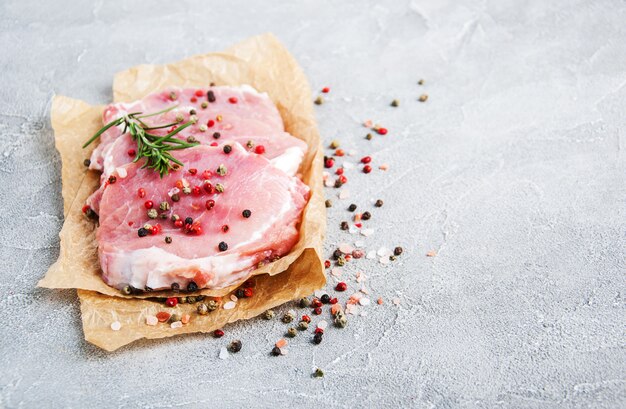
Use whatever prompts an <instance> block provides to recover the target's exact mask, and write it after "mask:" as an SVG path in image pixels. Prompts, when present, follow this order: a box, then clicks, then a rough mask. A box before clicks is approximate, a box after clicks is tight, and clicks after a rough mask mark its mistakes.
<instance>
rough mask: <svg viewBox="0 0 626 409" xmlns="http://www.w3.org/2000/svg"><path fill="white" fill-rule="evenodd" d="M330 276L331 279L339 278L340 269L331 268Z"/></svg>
mask: <svg viewBox="0 0 626 409" xmlns="http://www.w3.org/2000/svg"><path fill="white" fill-rule="evenodd" d="M330 274H331V275H332V276H333V277H341V269H340V268H337V267H335V268H333V269H332V270H330Z"/></svg>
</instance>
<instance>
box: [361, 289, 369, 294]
mask: <svg viewBox="0 0 626 409" xmlns="http://www.w3.org/2000/svg"><path fill="white" fill-rule="evenodd" d="M359 291H360V292H362V293H363V294H369V293H370V291H369V290H368V289H367V288H365V287H362V288H361V289H360V290H359Z"/></svg>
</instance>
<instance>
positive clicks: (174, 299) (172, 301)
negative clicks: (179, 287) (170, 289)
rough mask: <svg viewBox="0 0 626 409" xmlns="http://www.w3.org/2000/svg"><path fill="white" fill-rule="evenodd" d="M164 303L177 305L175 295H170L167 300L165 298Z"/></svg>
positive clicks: (171, 305) (172, 305) (170, 305)
mask: <svg viewBox="0 0 626 409" xmlns="http://www.w3.org/2000/svg"><path fill="white" fill-rule="evenodd" d="M165 305H167V306H168V307H176V306H177V305H178V298H176V297H170V298H168V299H167V300H165Z"/></svg>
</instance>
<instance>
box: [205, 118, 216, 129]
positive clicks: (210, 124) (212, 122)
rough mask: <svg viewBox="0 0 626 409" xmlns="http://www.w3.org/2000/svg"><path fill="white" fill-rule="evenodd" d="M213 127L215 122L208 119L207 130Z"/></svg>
mask: <svg viewBox="0 0 626 409" xmlns="http://www.w3.org/2000/svg"><path fill="white" fill-rule="evenodd" d="M213 125H215V121H214V120H212V119H209V121H208V122H207V123H206V126H208V127H209V128H212V127H213Z"/></svg>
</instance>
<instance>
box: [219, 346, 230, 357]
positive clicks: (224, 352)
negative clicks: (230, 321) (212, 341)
mask: <svg viewBox="0 0 626 409" xmlns="http://www.w3.org/2000/svg"><path fill="white" fill-rule="evenodd" d="M220 359H228V350H227V349H226V347H221V348H220Z"/></svg>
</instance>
